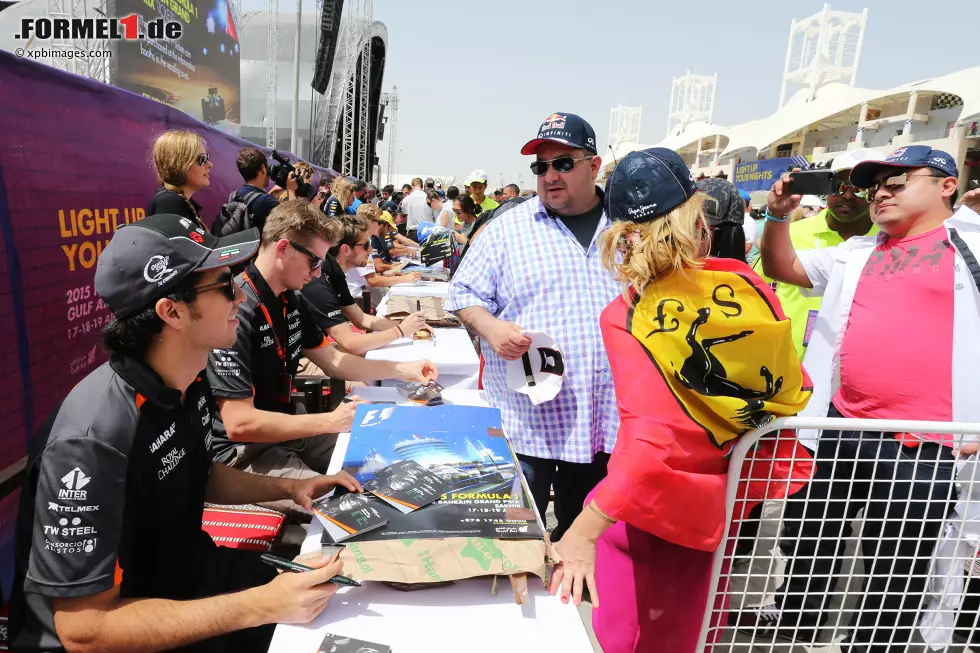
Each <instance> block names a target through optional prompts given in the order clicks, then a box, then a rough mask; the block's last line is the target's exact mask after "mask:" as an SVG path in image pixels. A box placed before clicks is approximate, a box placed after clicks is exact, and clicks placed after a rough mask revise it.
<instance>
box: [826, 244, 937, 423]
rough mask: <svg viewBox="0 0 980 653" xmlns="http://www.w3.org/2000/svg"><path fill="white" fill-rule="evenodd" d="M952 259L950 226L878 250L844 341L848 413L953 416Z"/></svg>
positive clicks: (840, 395) (841, 395)
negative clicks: (948, 230)
mask: <svg viewBox="0 0 980 653" xmlns="http://www.w3.org/2000/svg"><path fill="white" fill-rule="evenodd" d="M953 262H954V253H953V248H952V246H951V245H950V243H949V240H947V236H946V229H945V228H944V227H939V228H937V229H934V230H932V231H930V232H928V233H925V234H921V235H919V236H914V237H911V238H898V239H893V238H889V239H887V240H884V241H883V242H882V243H881V244H880V245H878V247H876V248H875V250H874V252H872V253H871V256H870V258H869V259H868V262H867V264H866V265H865V267H864V270H863V272H862V273H861V278H860V280H859V281H858V284H857V289H856V291H855V293H854V302H853V304H852V306H851V313H850V316H849V318H848V323H847V330H846V331H845V332H844V339H843V341H842V343H841V350H840V389H839V390H838V392H837V395H836V396H835V397H834V399H833V402H834V405H835V406H836V407H837V409H838V410H839V411H840V412H841V414H842V415H844V416H845V417H852V418H861V419H903V420H934V421H937V422H949V421H952V413H953V409H952V391H953V387H952V386H953V381H952V378H953V372H952V366H953ZM924 437H925V438H926V439H932V440H940V439H942V438H941V436H939V435H930V434H925V435H924Z"/></svg>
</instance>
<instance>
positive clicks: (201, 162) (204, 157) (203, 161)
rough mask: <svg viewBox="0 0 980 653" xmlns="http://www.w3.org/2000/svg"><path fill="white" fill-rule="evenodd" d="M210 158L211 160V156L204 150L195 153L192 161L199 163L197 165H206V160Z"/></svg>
mask: <svg viewBox="0 0 980 653" xmlns="http://www.w3.org/2000/svg"><path fill="white" fill-rule="evenodd" d="M210 160H211V157H209V156H208V153H207V152H205V153H204V154H198V155H197V158H196V159H194V162H195V163H197V165H199V166H206V165H207V164H208V161H210Z"/></svg>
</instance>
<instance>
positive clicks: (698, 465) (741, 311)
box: [550, 148, 811, 653]
mask: <svg viewBox="0 0 980 653" xmlns="http://www.w3.org/2000/svg"><path fill="white" fill-rule="evenodd" d="M707 200H708V197H707V196H706V195H705V194H704V193H701V192H699V191H698V189H697V187H696V186H695V183H694V180H693V178H692V176H691V173H690V171H689V170H688V168H687V166H686V165H685V164H684V162H683V161H682V160H681V158H680V157H679V156H678V155H677V154H676V153H675V152H673V151H671V150H667V149H664V148H651V149H649V150H644V151H639V152H632V153H630V154H629V155H627V156H626V157H625V158H623V159H622V160H621V161H620V162H619V165H618V166H617V167H616V169H615V170H614V171H613V173H612V175H611V176H610V178H609V181H608V182H607V184H606V193H605V203H606V214H607V215H608V216H609V218H610V219H611V220H612V221H613V222H612V226H611V227H610V228H609V229H608V230H607V231H606V232H605V233H604V234H603V235H602V241H601V245H600V248H601V252H602V258H603V263H604V265H605V266H606V267H607V268H608V269H609V270H611V271H613V272H614V273H616V275H617V277H618V278H619V279H620V280H621V281H622V283H623V285H624V291H623V295H622V296H620V297H618V298H617V299H616V300H614V301H613V302H612V303H611V304H610V305H609V306H607V307H606V309H605V310H604V311H603V312H602V316H601V319H600V326H601V330H602V337H603V342H604V344H605V346H606V350H607V352H608V355H609V363H610V367H611V369H612V376H613V383H614V385H615V388H616V399H617V404H618V406H619V412H620V416H621V418H622V419H621V426H620V429H619V433H618V436H617V440H616V445H615V448H614V450H613V453H612V457H611V458H610V461H609V472H608V475H607V476H606V478H605V479H604V480H602V481H601V482H600V483H599V485H598V486H596V489H595V490H594V491H593V492H592V494H591V495H590V496H589V497H588V498H587V499H586V508H585V510H583V511H582V513H581V514H580V515H579V517H578V518H576V520H575V522H574V523H573V524H572V526H571V528H569V529H568V531H566V532H565V534H564V535H563V536H562V538H561V540H560V541H559V542H558V543H557V544H555V546H554V551H555V556H556V560H557V562H558V564H557V565H556V567H555V571H554V575H553V578H552V583H551V587H550V591H551V592H552V593H553V594H554V593H560V595H561V599H562V601H563V602H566V603H567V602H568V601H569V600H572V601H573V602H574V603H575V604H578V603H580V601H581V596H582V590H583V588H585V587H587V588H588V590H589V592H590V594H591V597H592V605H593V608H594V612H593V618H592V621H593V626H594V627H595V633H596V637H597V638H598V640H599V644H600V645H601V646H602V649H603V651H605V653H694V651H695V650H697V644H698V638H699V635H700V632H701V625H702V621H703V619H704V615H705V611H706V610H708V609H711V610H713V615H712V616H713V617H714V619H716V620H720V616H721V613H722V611H723V609H724V607H723V606H722V605H720V602H719V605H715V606H708V605H707V597H708V594H709V591H710V589H711V578H712V557H713V552H714V551H715V549H717V548H718V546H719V544H720V543H721V541H722V539H723V537H724V535H725V533H726V531H727V530H729V526H728V521H727V515H726V484H727V474H728V461H729V459H728V456H729V454H730V453H731V449H732V447H733V445H734V444H735V442H736V441H737V440H738V438H739V437H740V436H742V435H743V434H745V433H747V432H748V431H751V430H752V429H754V428H757V427H758V426H760V425H762V424H765V423H766V422H768V421H769V420H771V419H772V418H774V417H782V416H786V415H793V414H795V413H796V412H798V411H799V410H801V409H802V408H803V407H804V406H805V405H806V402H807V400H808V399H809V397H810V384H809V380H808V379H807V377H806V374H805V373H804V372H803V368H802V367H801V365H800V361H799V358H798V357H797V355H796V348H795V347H794V345H793V339H792V332H791V330H790V323H789V321H788V320H787V319H786V318H785V316H784V315H783V314H782V310H781V309H780V306H779V302H778V300H777V299H776V297H775V295H774V294H773V292H772V290H771V289H770V288H769V286H768V285H766V284H765V283H763V281H762V280H761V279H760V278H759V277H758V276H756V275H755V273H753V272H752V270H751V269H750V268H749V266H748V265H746V264H745V263H744V262H743V261H738V260H734V259H728V258H714V257H712V256H711V255H710V253H711V234H712V232H711V228H710V224H709V220H708V218H707V217H706V215H705V202H706V201H707ZM793 455H795V460H796V461H797V462H796V464H792V463H787V464H780V463H779V462H777V458H778V460H779V461H789V460H794V459H793V458H792V456H793ZM752 463H753V467H752V470H753V474H752V477H753V478H760V479H765V478H769V479H772V482H771V483H767V482H765V481H761V482H757V481H753V482H752V483H748V484H744V483H743V486H742V488H741V489H742V491H743V494H741V495H740V496H744V497H746V498H750V499H751V500H750V501H742V502H739V503H738V504H736V505H737V506H747V507H749V508H751V507H752V505H754V503H757V502H758V501H759V500H762V499H767V498H769V499H775V498H779V496H780V494H781V493H782V494H785V493H786V492H787V486H789V490H790V491H795V490H797V489H799V488H800V487H802V486H803V485H804V484H805V479H808V478H809V472H810V469H809V466H810V464H811V463H810V458H809V456H808V455H807V453H806V450H805V449H804V448H803V447H802V446H801V445H800V444H799V443H797V442H796V441H795V439H794V438H781V439H779V440H777V441H772V440H767V439H763V440H761V441H760V442H759V444H758V447H757V449H756V452H755V454H754V457H753V460H752ZM743 477H744V474H743ZM779 479H782V482H781V481H780V480H779ZM787 480H788V481H789V482H788V483H787V482H786V481H787ZM739 509H740V508H737V509H736V515H734V517H733V519H736V520H737V519H738V518H739V517H740V513H739ZM600 597H601V603H600ZM710 643H711V642H709V644H710Z"/></svg>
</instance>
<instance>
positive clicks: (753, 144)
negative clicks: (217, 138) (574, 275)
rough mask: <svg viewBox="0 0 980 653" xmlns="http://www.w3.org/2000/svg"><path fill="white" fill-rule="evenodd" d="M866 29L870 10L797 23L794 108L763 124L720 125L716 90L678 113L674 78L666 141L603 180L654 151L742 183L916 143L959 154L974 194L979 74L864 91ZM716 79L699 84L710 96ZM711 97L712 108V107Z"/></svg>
mask: <svg viewBox="0 0 980 653" xmlns="http://www.w3.org/2000/svg"><path fill="white" fill-rule="evenodd" d="M866 20H867V11H864V12H862V13H860V14H848V13H845V12H833V11H831V10H830V9H829V7H828V6H825V7H824V10H823V11H822V12H819V13H818V14H815V15H814V16H810V17H809V18H807V19H804V20H803V21H794V22H793V24H792V26H791V29H790V38H789V48H788V53H787V63H786V70H785V72H784V76H783V84H782V91H781V96H782V95H783V94H785V93H786V92H787V91H786V89H787V88H792V87H794V86H795V87H797V90H796V91H795V92H793V93H792V95H790V96H789V97H788V99H787V98H785V97H781V98H780V102H779V108H778V109H777V110H776V112H775V113H773V114H772V115H768V116H763V117H760V118H759V119H757V120H752V121H749V122H745V123H741V124H738V125H732V126H728V127H725V126H721V125H717V124H714V122H713V121H712V117H713V114H714V102H713V95H714V94H713V91H712V92H711V93H710V95H709V94H708V93H707V92H705V91H701V92H700V93H699V94H695V95H694V96H693V97H694V100H688V101H685V102H681V103H680V106H678V102H677V101H676V97H677V95H678V93H677V92H676V86H677V83H678V79H675V80H674V81H673V86H672V99H671V105H670V109H669V116H670V117H669V121H670V122H669V125H670V126H669V130H668V133H667V136H666V137H665V138H663V139H662V140H661V141H660V142H658V143H650V144H640V143H636V142H632V143H630V142H624V143H620V144H618V146H616V147H615V148H614V149H613V150H612V151H610V152H607V153H606V154H605V155H604V156H603V157H602V160H603V168H602V171H601V173H600V181H601V180H603V179H605V178H606V177H607V176H608V175H609V174H610V173H611V172H612V169H613V168H614V167H615V165H616V161H617V160H618V159H621V158H622V157H623V156H625V155H626V154H628V153H629V152H632V151H635V150H642V149H646V148H648V147H655V146H657V147H666V148H669V149H672V150H674V151H676V152H677V153H678V154H680V155H681V157H682V158H683V159H684V161H685V162H686V163H687V164H688V166H690V168H691V172H692V173H693V174H694V175H695V176H700V175H705V176H708V177H715V176H718V175H719V174H724V175H726V176H727V177H728V178H729V179H734V178H735V177H736V174H735V172H736V167H737V166H739V165H742V164H747V163H751V162H755V161H759V160H765V159H780V158H785V159H787V162H789V161H794V160H795V161H801V160H804V159H805V160H807V161H809V162H810V163H811V164H813V165H816V164H824V163H826V162H829V161H831V160H833V158H834V157H835V156H838V155H839V154H840V153H841V152H845V151H847V150H853V149H857V148H869V149H874V150H878V151H880V152H881V153H882V154H887V153H889V152H891V151H893V150H894V149H896V148H898V147H901V146H903V145H913V144H914V145H929V146H930V147H933V148H936V149H940V150H943V151H946V152H948V153H949V154H950V155H952V156H953V158H954V159H955V160H956V163H957V166H958V167H959V170H960V191H961V192H963V191H965V190H967V189H969V188H970V187H971V182H975V181H980V129H978V122H980V66H978V67H973V68H966V69H964V70H959V71H956V72H953V73H950V74H947V75H942V76H939V77H934V78H930V79H922V80H916V81H913V82H909V83H907V84H901V85H899V86H896V87H893V88H887V89H869V88H859V87H856V86H854V78H855V75H856V72H857V66H858V63H859V61H860V54H861V53H860V48H861V44H862V42H863V34H864V28H865V24H866ZM798 51H799V52H802V54H799V52H798ZM689 77H690V74H689V75H686V76H685V77H684V78H679V79H685V78H689ZM710 79H711V78H705V79H698V80H695V81H696V82H698V83H699V84H701V86H703V87H705V88H707V86H708V82H709V81H710ZM692 83H693V82H692ZM680 95H681V96H682V97H690V96H691V94H690V93H689V92H688V93H681V94H680ZM708 97H710V98H711V99H712V101H711V102H710V103H707V102H705V99H706V98H708ZM709 106H710V109H709V108H708V107H709ZM692 107H693V109H692ZM736 185H737V183H736Z"/></svg>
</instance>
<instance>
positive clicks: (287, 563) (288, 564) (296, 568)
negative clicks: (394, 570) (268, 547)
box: [261, 553, 361, 587]
mask: <svg viewBox="0 0 980 653" xmlns="http://www.w3.org/2000/svg"><path fill="white" fill-rule="evenodd" d="M261 558H262V562H264V563H265V564H267V565H269V566H272V567H275V568H276V569H278V570H280V571H292V572H296V573H302V572H304V571H313V570H314V568H313V567H308V566H307V565H302V564H300V563H298V562H293V561H292V560H286V559H285V558H280V557H279V556H274V555H272V554H270V553H263V554H262V556H261ZM327 582H330V583H334V584H335V585H345V586H347V587H360V586H361V584H360V583H358V582H357V581H356V580H354V579H352V578H347V577H346V576H334V577H333V578H331V579H330V580H329V581H327Z"/></svg>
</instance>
